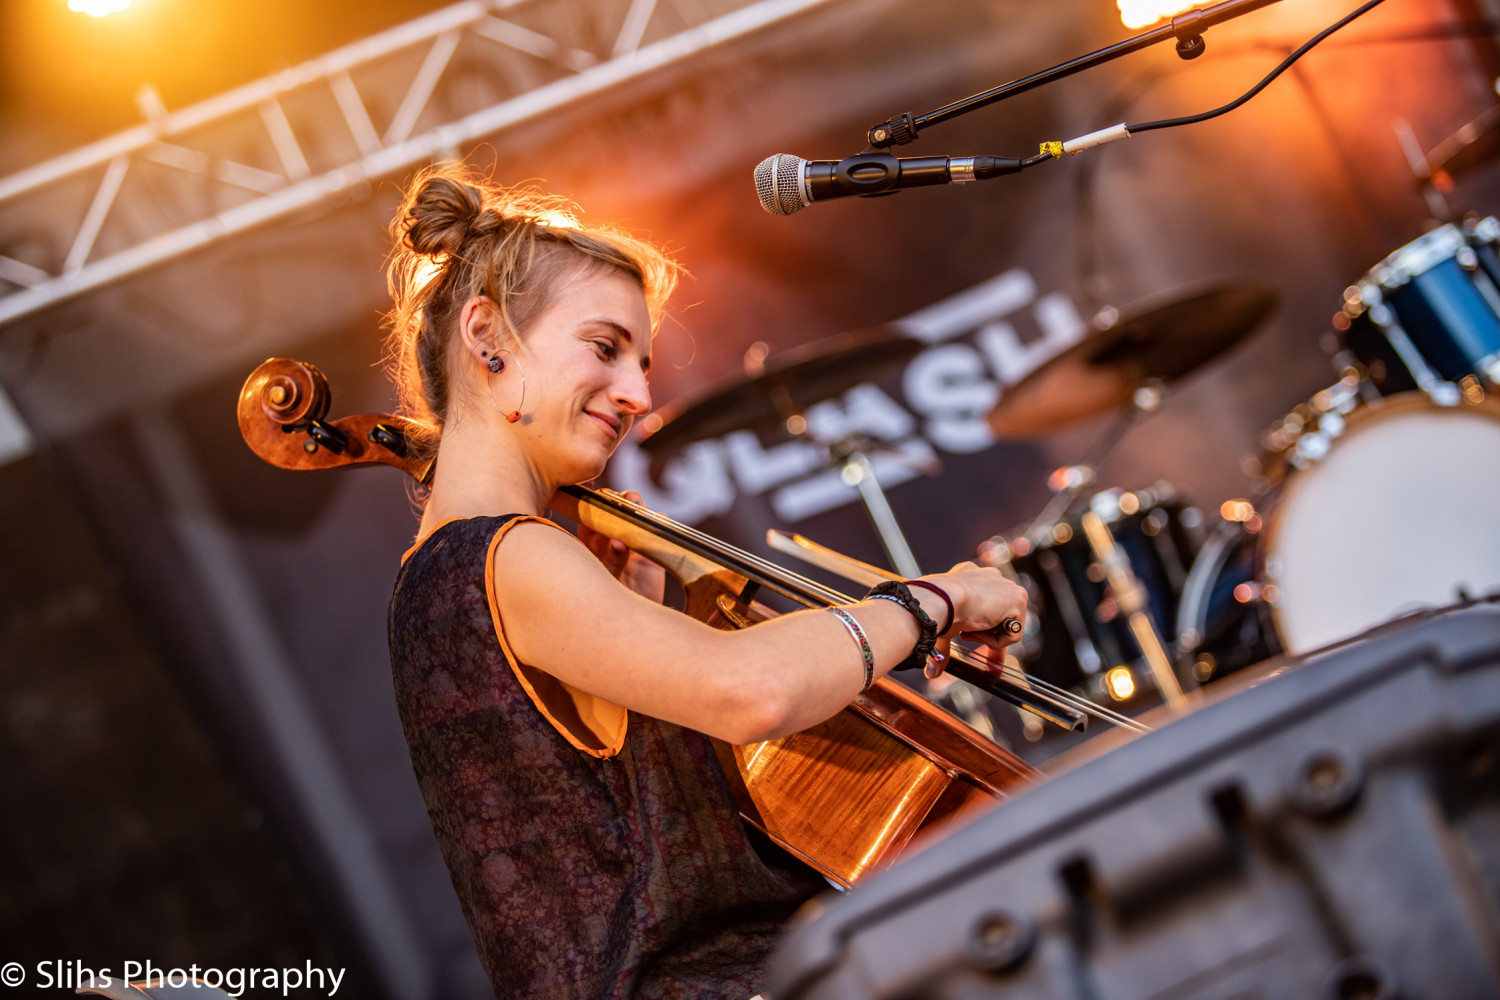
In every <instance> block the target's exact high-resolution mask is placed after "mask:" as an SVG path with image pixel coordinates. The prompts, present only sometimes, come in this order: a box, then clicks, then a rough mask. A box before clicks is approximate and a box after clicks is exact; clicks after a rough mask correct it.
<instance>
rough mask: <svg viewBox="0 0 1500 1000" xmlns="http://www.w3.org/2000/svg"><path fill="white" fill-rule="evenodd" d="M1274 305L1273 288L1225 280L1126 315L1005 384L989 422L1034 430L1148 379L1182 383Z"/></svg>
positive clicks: (1101, 405)
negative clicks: (1222, 283)
mask: <svg viewBox="0 0 1500 1000" xmlns="http://www.w3.org/2000/svg"><path fill="white" fill-rule="evenodd" d="M1275 306H1276V293H1275V292H1272V291H1271V290H1269V289H1266V288H1257V287H1251V286H1245V285H1228V284H1225V285H1214V286H1209V287H1207V288H1205V289H1203V290H1201V291H1197V292H1194V293H1191V294H1188V295H1181V296H1179V297H1176V298H1173V299H1171V300H1169V301H1167V302H1165V303H1163V304H1162V305H1158V306H1155V307H1152V308H1147V309H1138V310H1133V311H1131V312H1129V313H1126V314H1124V315H1121V316H1120V317H1119V318H1118V319H1116V320H1115V321H1114V322H1113V323H1111V324H1110V325H1109V326H1105V327H1103V328H1100V329H1095V330H1094V331H1093V332H1092V333H1090V334H1088V336H1086V337H1085V338H1084V339H1083V340H1082V341H1081V342H1079V343H1077V344H1074V345H1073V346H1072V347H1070V348H1068V349H1067V350H1065V351H1063V352H1062V353H1060V354H1058V355H1057V356H1056V357H1054V358H1052V359H1050V360H1048V361H1046V362H1045V363H1043V364H1042V366H1041V367H1040V368H1038V369H1036V370H1035V371H1033V372H1032V373H1031V374H1029V375H1027V376H1026V377H1025V378H1023V379H1022V380H1021V381H1020V382H1017V383H1016V384H1015V385H1013V386H1011V387H1010V388H1008V389H1006V390H1005V391H1004V392H1003V393H1002V394H1001V396H1000V401H999V402H998V403H997V404H996V405H995V407H994V409H992V410H990V412H989V417H988V420H989V425H990V429H991V430H993V431H994V432H995V433H996V434H997V435H998V436H1000V437H1003V438H1013V437H1028V436H1030V435H1033V434H1040V433H1043V432H1044V431H1051V430H1056V429H1058V428H1060V427H1065V426H1067V425H1068V424H1072V423H1076V422H1078V421H1080V420H1086V419H1088V418H1089V417H1094V416H1098V415H1099V414H1102V413H1108V412H1109V411H1111V410H1117V409H1119V408H1120V407H1122V406H1125V405H1126V404H1128V403H1129V402H1130V399H1131V396H1132V395H1133V394H1134V393H1135V390H1136V388H1137V387H1138V386H1139V385H1140V384H1141V383H1142V382H1143V381H1145V380H1147V379H1157V380H1159V381H1162V382H1175V381H1176V380H1177V379H1180V378H1182V377H1183V376H1184V375H1187V374H1188V373H1189V372H1191V371H1194V370H1195V369H1197V368H1199V367H1201V366H1202V365H1205V364H1207V363H1208V362H1209V361H1211V360H1213V359H1214V358H1216V357H1218V356H1219V355H1220V354H1222V353H1223V352H1224V351H1227V350H1228V349H1229V348H1230V347H1232V346H1234V345H1235V344H1236V343H1238V342H1239V341H1240V340H1241V339H1243V338H1244V337H1246V336H1247V335H1248V334H1249V333H1250V331H1252V330H1254V329H1255V328H1256V327H1257V326H1259V325H1260V323H1261V322H1262V321H1263V320H1264V319H1265V318H1266V317H1267V316H1269V315H1270V313H1271V310H1272V309H1273V308H1275Z"/></svg>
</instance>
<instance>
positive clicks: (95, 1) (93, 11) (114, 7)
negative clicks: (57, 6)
mask: <svg viewBox="0 0 1500 1000" xmlns="http://www.w3.org/2000/svg"><path fill="white" fill-rule="evenodd" d="M129 6H130V0H68V9H69V10H76V11H78V13H80V14H87V15H89V16H90V17H108V16H109V15H111V14H118V13H119V12H120V11H122V10H124V9H125V8H126V7H129Z"/></svg>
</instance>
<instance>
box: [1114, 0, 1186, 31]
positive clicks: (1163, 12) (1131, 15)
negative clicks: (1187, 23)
mask: <svg viewBox="0 0 1500 1000" xmlns="http://www.w3.org/2000/svg"><path fill="white" fill-rule="evenodd" d="M1115 5H1116V6H1118V7H1119V8H1120V20H1121V21H1123V22H1125V27H1127V28H1144V27H1147V26H1149V25H1152V24H1155V23H1156V22H1157V21H1160V20H1162V19H1163V18H1168V17H1171V16H1172V15H1174V14H1181V13H1182V12H1183V11H1185V10H1191V9H1192V7H1193V4H1191V3H1179V2H1178V0H1115Z"/></svg>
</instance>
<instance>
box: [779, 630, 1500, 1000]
mask: <svg viewBox="0 0 1500 1000" xmlns="http://www.w3.org/2000/svg"><path fill="white" fill-rule="evenodd" d="M819 909H821V911H822V912H805V913H804V914H803V915H801V916H799V919H798V921H797V922H796V923H795V924H794V926H793V928H792V929H791V930H790V931H789V932H788V934H787V936H786V937H785V938H784V939H783V940H782V942H781V944H780V946H779V947H778V949H777V951H776V952H775V954H774V955H773V956H772V960H771V964H770V989H769V991H768V994H769V995H770V996H773V997H774V998H775V1000H835V998H837V1000H856V998H877V997H878V998H890V1000H896V998H900V1000H918V998H932V1000H937V998H944V1000H949V998H951V1000H958V998H964V1000H979V998H989V997H995V998H1000V997H1003V998H1005V1000H1042V998H1046V1000H1147V998H1151V1000H1252V998H1260V1000H1301V998H1325V1000H1396V998H1401V1000H1481V998H1485V1000H1496V998H1500V609H1496V608H1495V607H1493V606H1488V607H1476V608H1470V609H1467V610H1462V611H1455V612H1450V613H1448V614H1446V615H1442V616H1437V617H1430V618H1428V619H1426V620H1421V621H1416V622H1411V623H1407V624H1403V625H1400V626H1397V627H1393V628H1392V627H1388V628H1386V629H1383V630H1381V633H1380V634H1376V635H1373V636H1372V637H1370V638H1367V639H1364V640H1362V641H1360V642H1358V643H1356V644H1354V645H1351V646H1347V647H1344V648H1342V649H1339V650H1335V651H1333V652H1330V653H1326V654H1324V655H1321V656H1317V657H1314V658H1312V659H1309V660H1307V661H1305V662H1304V663H1302V664H1301V665H1300V666H1299V667H1298V668H1297V669H1294V670H1290V671H1287V672H1285V673H1283V674H1281V675H1279V676H1275V677H1273V678H1271V679H1269V680H1267V681H1265V682H1264V683H1263V684H1261V685H1260V686H1258V687H1254V688H1251V689H1249V690H1246V691H1243V692H1240V693H1238V694H1235V695H1232V696H1230V697H1227V698H1225V699H1223V700H1221V701H1218V702H1216V703H1213V704H1210V705H1208V706H1206V707H1204V708H1203V709H1201V710H1199V711H1197V712H1195V713H1193V714H1190V715H1187V716H1184V717H1182V718H1180V719H1178V720H1176V721H1173V722H1171V723H1170V724H1168V725H1164V726H1162V727H1161V728H1159V729H1157V730H1156V731H1154V732H1152V733H1150V734H1148V735H1145V736H1142V737H1140V738H1138V739H1136V740H1135V741H1134V742H1131V743H1128V744H1126V745H1124V746H1122V747H1120V748H1118V749H1116V750H1113V751H1112V752H1109V753H1106V754H1102V755H1100V756H1099V757H1097V758H1096V759H1094V760H1091V761H1089V762H1088V763H1086V764H1083V765H1081V766H1079V767H1078V768H1077V769H1075V770H1072V771H1070V772H1068V773H1065V774H1062V775H1060V776H1058V777H1056V778H1054V779H1052V780H1050V781H1048V782H1046V783H1044V784H1040V785H1038V786H1036V787H1034V788H1032V789H1029V790H1027V791H1025V792H1023V793H1021V794H1020V795H1018V796H1017V797H1016V798H1014V799H1012V800H1011V801H1009V802H1007V803H1005V804H1003V805H1000V806H998V807H997V808H995V809H994V810H993V811H992V812H989V813H987V814H985V815H984V816H982V817H981V818H979V819H977V820H975V821H973V822H971V823H970V824H968V825H967V826H964V827H962V828H960V829H959V830H957V831H955V832H954V833H953V834H952V835H951V836H949V837H948V838H946V839H944V840H942V841H940V842H938V843H936V844H935V845H933V846H931V847H929V848H928V849H926V850H925V851H923V852H922V853H920V854H918V855H916V856H915V857H913V858H911V859H910V860H908V861H905V862H903V863H902V864H900V865H897V866H896V867H895V868H893V869H891V870H890V871H889V872H886V873H884V874H882V875H880V876H878V877H876V878H873V879H871V880H870V881H869V882H868V883H866V884H862V885H860V886H859V887H857V888H856V889H855V890H854V891H852V892H850V893H849V894H848V895H847V896H844V897H842V898H835V899H832V901H831V902H826V903H821V902H815V903H814V904H812V905H811V907H810V908H809V910H810V911H816V910H819Z"/></svg>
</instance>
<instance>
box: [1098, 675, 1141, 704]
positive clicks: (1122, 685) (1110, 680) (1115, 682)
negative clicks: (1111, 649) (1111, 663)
mask: <svg viewBox="0 0 1500 1000" xmlns="http://www.w3.org/2000/svg"><path fill="white" fill-rule="evenodd" d="M1104 683H1105V684H1106V685H1107V686H1108V687H1109V696H1110V697H1111V698H1113V699H1114V700H1115V701H1124V700H1125V699H1126V698H1129V697H1130V696H1131V695H1133V694H1135V678H1134V677H1133V676H1131V673H1130V668H1129V667H1115V668H1114V669H1113V670H1111V671H1110V672H1109V673H1107V674H1105V675H1104Z"/></svg>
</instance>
